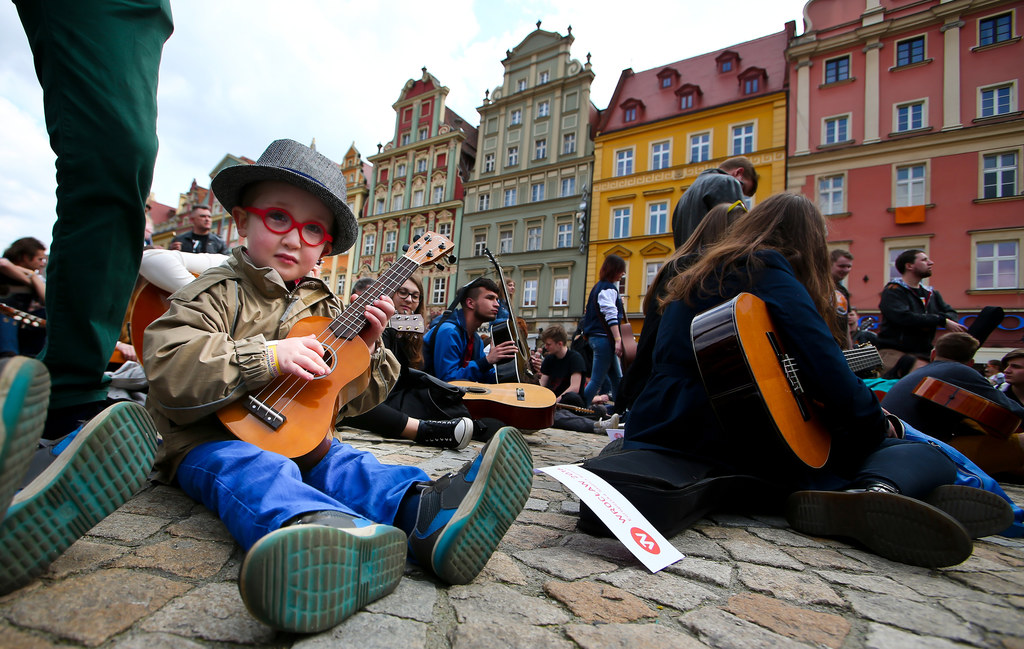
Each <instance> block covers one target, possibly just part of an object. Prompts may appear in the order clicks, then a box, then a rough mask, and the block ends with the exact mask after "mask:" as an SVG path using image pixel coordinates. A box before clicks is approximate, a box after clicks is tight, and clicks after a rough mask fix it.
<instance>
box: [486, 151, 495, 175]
mask: <svg viewBox="0 0 1024 649" xmlns="http://www.w3.org/2000/svg"><path fill="white" fill-rule="evenodd" d="M484 171H494V154H493V153H488V154H486V155H484Z"/></svg>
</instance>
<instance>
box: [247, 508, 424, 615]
mask: <svg viewBox="0 0 1024 649" xmlns="http://www.w3.org/2000/svg"><path fill="white" fill-rule="evenodd" d="M307 520H308V521H310V522H306V521H307ZM360 522H362V523H364V525H363V526H362V527H359V526H358V524H357V523H356V521H355V519H352V518H351V517H348V516H346V515H345V514H342V513H341V512H315V513H314V514H312V515H304V516H302V517H300V518H299V519H298V520H296V521H295V522H293V523H292V524H291V525H289V526H287V527H282V528H280V529H277V530H274V531H273V532H271V533H270V534H267V535H266V536H264V537H263V538H261V539H260V540H259V541H256V543H255V544H254V545H253V546H252V547H251V548H250V549H249V552H247V553H246V555H245V560H244V561H243V562H242V570H241V573H240V575H239V577H238V590H239V592H240V593H241V595H242V601H243V602H245V606H246V608H247V609H249V612H250V613H252V616H253V617H255V618H256V619H257V620H259V621H260V622H263V623H264V624H266V625H268V626H271V627H274V628H275V629H281V630H284V631H291V632H294V633H315V632H317V631H323V630H324V629H329V628H331V627H333V626H335V625H337V624H339V623H341V622H342V621H343V620H345V619H346V618H348V617H349V616H350V615H352V614H353V613H355V612H356V611H358V610H359V609H361V608H363V607H364V606H366V605H367V604H369V603H370V602H373V601H376V600H378V599H380V598H381V597H384V596H385V595H387V594H388V593H390V592H391V591H393V590H394V589H395V587H396V586H398V582H399V581H400V580H401V579H402V574H403V573H404V572H405V559H406V538H405V533H404V532H402V530H400V529H398V528H397V527H391V526H390V525H381V524H377V523H370V524H365V523H367V521H360Z"/></svg>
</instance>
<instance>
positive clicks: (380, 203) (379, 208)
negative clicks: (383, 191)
mask: <svg viewBox="0 0 1024 649" xmlns="http://www.w3.org/2000/svg"><path fill="white" fill-rule="evenodd" d="M384 205H385V201H384V199H383V198H378V199H377V201H376V203H375V207H374V210H373V213H374V214H383V213H384V211H385V209H386V208H385V206H384Z"/></svg>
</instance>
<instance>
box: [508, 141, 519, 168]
mask: <svg viewBox="0 0 1024 649" xmlns="http://www.w3.org/2000/svg"><path fill="white" fill-rule="evenodd" d="M517 164H519V147H517V146H510V147H509V148H508V162H507V163H506V165H505V166H507V167H514V166H515V165H517Z"/></svg>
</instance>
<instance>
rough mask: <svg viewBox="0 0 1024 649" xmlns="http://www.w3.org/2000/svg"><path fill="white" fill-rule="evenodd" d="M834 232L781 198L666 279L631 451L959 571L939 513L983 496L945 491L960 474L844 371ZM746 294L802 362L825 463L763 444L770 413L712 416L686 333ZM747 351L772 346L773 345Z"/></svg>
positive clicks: (965, 509) (629, 429) (907, 557)
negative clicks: (694, 468)
mask: <svg viewBox="0 0 1024 649" xmlns="http://www.w3.org/2000/svg"><path fill="white" fill-rule="evenodd" d="M826 232H827V231H826V224H825V220H824V218H823V217H822V216H821V214H820V213H819V212H818V210H817V208H816V207H815V206H814V204H813V203H812V202H811V201H809V200H808V199H806V198H805V197H803V196H800V195H796V194H777V195H775V196H772V197H770V198H769V199H767V200H765V201H764V202H763V203H761V204H759V205H758V206H756V207H755V208H753V209H752V210H751V211H750V213H749V214H747V215H745V216H743V217H742V218H740V219H738V220H737V221H736V223H734V224H733V225H732V226H731V227H730V228H729V230H728V231H727V232H726V233H725V235H724V237H723V238H722V239H721V240H720V241H719V242H718V243H716V244H714V245H712V246H710V247H709V248H707V249H706V250H705V251H704V253H703V254H702V255H701V256H700V257H699V258H698V259H697V260H696V261H694V263H693V264H692V265H690V266H689V268H688V269H687V270H685V271H684V272H683V273H681V274H680V275H678V276H676V277H674V278H672V279H671V280H670V281H669V282H668V284H667V291H666V294H665V296H664V298H663V299H662V302H661V304H662V321H661V326H660V328H659V332H658V336H657V340H656V343H655V349H654V359H655V361H654V367H653V371H652V373H651V376H650V378H649V380H648V381H647V382H646V384H645V386H644V388H643V390H642V391H641V393H640V395H639V396H638V397H637V399H636V402H635V404H634V406H633V409H632V410H631V411H630V414H629V419H628V420H627V423H626V431H625V439H624V443H623V448H624V449H627V450H630V449H653V450H658V451H663V452H667V453H670V454H671V455H672V456H674V457H681V458H683V459H685V460H686V461H687V462H689V463H691V465H692V463H694V462H698V463H701V464H703V465H705V466H706V467H707V468H708V474H710V475H738V474H745V475H753V476H757V477H759V478H761V479H762V480H764V481H767V482H768V483H771V484H772V485H774V486H775V487H777V488H778V489H779V490H780V491H781V492H783V493H785V494H789V496H788V500H787V503H786V513H787V517H788V519H789V521H790V524H791V525H793V527H794V528H796V529H798V530H800V531H804V532H807V533H810V534H814V535H817V536H830V535H835V536H849V537H853V538H855V539H856V540H858V541H860V542H861V543H862V544H864V545H866V546H868V547H869V548H870V549H872V550H874V551H875V552H877V553H878V554H881V555H882V556H885V557H887V558H890V559H893V560H896V561H901V562H905V563H912V564H916V565H924V566H943V565H953V564H956V563H960V562H961V561H963V560H965V559H966V558H967V557H968V556H970V554H971V550H972V545H971V541H970V536H969V535H968V533H967V531H966V530H965V528H964V526H963V525H961V523H960V522H959V521H958V520H957V519H955V518H954V517H953V516H952V515H950V514H948V513H946V512H944V511H942V510H941V509H940V507H946V508H948V509H949V510H950V512H953V513H954V514H955V515H957V516H960V515H962V514H964V513H967V514H971V513H976V512H972V510H976V509H977V508H978V507H979V506H980V505H978V503H979V501H978V500H977V499H976V498H974V492H978V491H979V490H973V489H969V488H967V487H950V486H948V485H950V484H951V483H952V482H953V480H954V478H955V468H954V465H953V463H952V462H951V461H950V460H949V459H948V458H947V457H946V456H945V455H943V454H942V452H941V451H939V450H938V449H935V448H933V447H931V446H929V445H927V444H919V443H914V442H909V441H905V440H902V439H897V438H896V429H895V428H894V427H893V424H892V423H890V421H889V420H887V417H886V414H885V413H884V412H883V411H882V409H881V407H880V406H879V404H878V401H877V400H876V399H875V397H874V395H873V394H872V393H871V391H870V390H869V389H868V388H867V387H866V386H865V385H864V384H863V383H862V382H861V381H860V380H859V379H858V378H857V377H856V376H855V375H854V374H853V372H852V371H851V370H850V369H849V366H848V365H847V363H846V361H845V359H844V357H843V355H842V353H841V351H840V347H839V345H838V344H837V343H838V342H839V341H840V340H842V338H843V332H842V331H837V330H836V329H838V326H837V322H836V318H835V310H834V308H833V305H832V303H831V300H832V299H833V298H832V297H831V296H832V295H833V288H832V284H831V281H830V275H829V257H828V251H827V247H826V236H827V234H826ZM743 292H745V293H752V294H753V295H755V296H756V297H758V298H760V299H761V300H763V301H764V303H765V306H766V309H767V311H768V314H769V316H770V319H771V324H772V329H773V330H774V334H775V335H776V336H777V339H778V340H779V342H780V343H781V346H782V348H783V349H785V351H786V352H787V353H788V354H789V355H790V356H791V357H792V358H793V359H795V361H796V365H797V367H799V368H800V371H801V383H802V386H803V388H804V390H805V391H806V395H807V398H808V402H810V403H817V404H818V405H819V406H820V408H819V411H820V413H821V416H822V422H823V424H824V425H825V426H826V428H827V429H828V431H829V433H830V434H831V451H830V455H829V457H828V461H827V462H826V463H825V464H824V466H823V467H822V468H819V469H813V468H811V467H809V466H807V465H805V464H803V463H801V462H799V461H797V460H796V459H795V457H794V456H792V455H790V454H788V452H783V451H782V450H781V445H782V442H781V440H780V441H778V445H779V447H780V449H778V452H775V449H774V448H772V445H771V444H768V443H766V442H765V440H767V439H770V438H769V437H768V436H772V435H775V433H774V431H772V430H769V427H768V426H767V425H765V424H764V420H763V418H758V417H749V418H748V421H749V422H757V424H756V426H757V429H755V424H753V423H751V424H749V427H748V426H745V425H737V424H730V428H728V429H727V428H726V427H725V426H723V424H722V423H720V421H719V418H718V417H717V416H716V413H715V411H714V409H713V407H712V402H711V398H710V396H709V394H708V391H707V389H706V388H705V382H704V380H703V379H702V374H701V373H702V372H705V373H709V374H708V376H711V375H713V373H715V372H716V371H717V372H719V373H720V371H721V370H720V366H718V365H716V366H714V367H706V366H700V365H699V364H698V357H697V352H696V349H695V345H694V340H693V339H692V338H691V325H692V324H693V321H694V319H695V318H697V316H698V315H700V314H701V313H703V312H705V311H707V310H708V309H710V308H712V307H715V306H718V305H719V304H722V303H723V302H725V301H727V300H729V299H731V298H733V297H735V296H736V295H738V294H740V293H743ZM741 315H742V314H739V313H737V314H736V317H737V318H739V317H741ZM766 333H767V332H766ZM758 340H761V341H762V342H758ZM702 344H703V343H702ZM745 344H746V343H745ZM751 344H753V345H758V344H760V345H769V341H768V337H767V335H766V336H765V337H764V338H763V339H757V340H754V341H753V342H752V343H751ZM731 353H732V354H737V353H742V350H740V349H736V350H732V351H731ZM748 362H749V361H748ZM734 367H741V366H739V365H737V366H734ZM715 376H720V374H718V375H715ZM703 378H707V376H705V377H703ZM738 378H741V379H743V378H744V376H740V377H738ZM758 387H759V388H760V387H761V386H758ZM771 394H772V396H773V397H774V398H786V397H788V396H789V395H786V397H781V396H776V394H777V393H771ZM744 403H747V402H744ZM725 414H727V415H732V414H735V413H725ZM897 422H898V420H897ZM780 425H786V423H785V422H783V423H781V424H780ZM939 487H942V490H939V491H936V490H937V489H938V488H939ZM949 490H953V491H949ZM960 490H966V491H960ZM982 493H983V492H982ZM937 494H938V495H937ZM755 495H756V494H740V493H737V494H733V496H732V498H735V500H734V501H729V500H722V501H721V502H718V503H716V506H717V507H718V508H722V509H724V508H728V509H731V510H737V509H743V507H744V505H748V504H749V501H750V499H752V498H753V497H754V496H755ZM740 498H742V500H740ZM922 500H928V501H929V502H931V503H933V504H934V505H936V506H932V505H929V504H926V503H925V502H922ZM1004 504H1005V503H1004ZM649 506H653V507H657V506H658V504H657V501H656V500H655V499H652V503H651V504H650V505H649ZM991 531H992V530H989V532H990V533H991ZM995 531H998V530H995Z"/></svg>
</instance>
